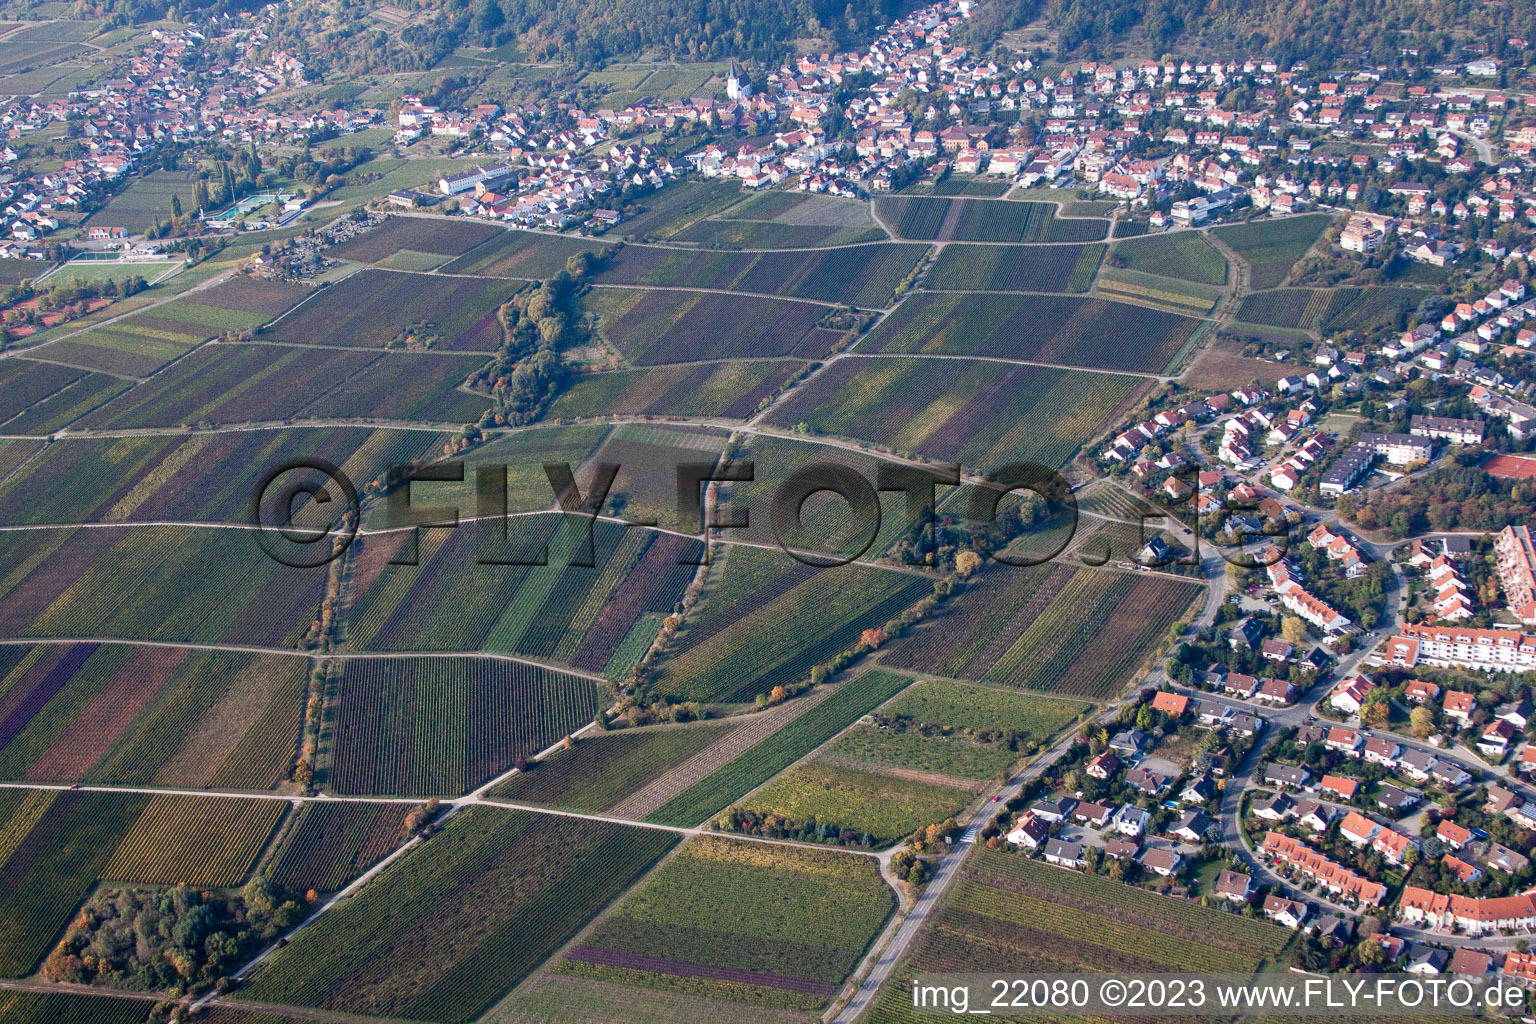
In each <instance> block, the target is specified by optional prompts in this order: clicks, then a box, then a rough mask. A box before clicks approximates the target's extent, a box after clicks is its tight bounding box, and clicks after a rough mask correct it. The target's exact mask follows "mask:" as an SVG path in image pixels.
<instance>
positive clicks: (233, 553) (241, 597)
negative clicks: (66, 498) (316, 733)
mask: <svg viewBox="0 0 1536 1024" xmlns="http://www.w3.org/2000/svg"><path fill="white" fill-rule="evenodd" d="M0 564H4V565H8V566H11V567H12V569H11V571H10V574H9V575H8V576H6V577H5V578H4V579H3V580H0V635H4V636H8V637H52V638H60V639H70V638H122V639H126V640H160V641H170V642H182V643H227V644H236V645H248V646H261V647H296V646H297V645H298V644H299V643H300V642H301V641H302V640H303V639H304V637H305V635H306V634H307V633H308V631H309V629H310V625H311V623H312V622H313V620H314V617H315V615H316V612H317V611H318V609H319V607H320V600H321V597H322V596H323V594H324V590H325V574H324V573H323V572H315V571H311V570H306V569H293V568H289V567H288V566H286V565H282V564H281V563H279V562H277V561H274V560H273V559H271V558H268V557H266V556H265V555H264V554H263V553H262V552H261V549H260V548H259V547H258V546H257V544H256V541H255V540H254V539H253V538H252V537H251V536H250V534H249V531H245V530H210V529H200V528H197V527H180V526H167V527H159V526H144V527H106V528H97V529H78V530H76V529H51V530H27V531H21V532H13V533H4V534H0ZM188 566H195V567H196V570H195V571H190V572H189V571H186V568H187V567H188Z"/></svg>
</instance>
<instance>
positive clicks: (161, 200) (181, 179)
mask: <svg viewBox="0 0 1536 1024" xmlns="http://www.w3.org/2000/svg"><path fill="white" fill-rule="evenodd" d="M196 181H197V177H196V175H194V174H192V173H191V172H189V171H150V172H149V173H148V174H146V175H144V176H142V177H135V178H134V179H133V180H132V181H131V182H130V183H129V185H128V187H127V188H125V189H124V190H123V191H121V192H119V193H118V194H117V195H115V196H113V197H112V198H111V200H109V201H108V202H107V205H106V206H104V207H102V208H101V209H100V210H97V211H96V212H95V213H93V214H91V216H90V217H89V218H88V219H87V221H86V223H87V224H88V225H89V226H90V227H120V228H126V229H127V230H128V231H129V232H130V233H132V234H138V233H140V232H142V231H145V230H147V229H148V228H149V227H150V225H152V224H153V223H154V221H155V219H156V218H159V220H160V223H162V224H169V223H170V222H171V215H172V210H171V197H172V196H178V197H180V199H181V209H182V212H183V213H196V212H197V210H196V208H195V207H194V206H193V204H192V191H193V189H192V186H193V185H194V184H195V183H196Z"/></svg>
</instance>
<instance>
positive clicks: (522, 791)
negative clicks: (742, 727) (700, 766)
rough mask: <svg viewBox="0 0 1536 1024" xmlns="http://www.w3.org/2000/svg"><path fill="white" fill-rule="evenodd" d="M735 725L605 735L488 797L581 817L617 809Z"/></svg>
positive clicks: (559, 754) (557, 754) (538, 765)
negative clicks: (558, 809)
mask: <svg viewBox="0 0 1536 1024" xmlns="http://www.w3.org/2000/svg"><path fill="white" fill-rule="evenodd" d="M735 728H736V725H735V723H732V722H729V721H726V722H707V723H699V724H697V725H694V724H689V725H684V726H657V727H651V728H644V729H620V730H617V731H615V732H600V733H598V734H596V735H595V736H589V737H587V738H585V739H582V740H579V741H578V742H577V743H576V745H575V746H573V747H572V748H571V749H570V750H557V751H554V752H552V753H551V754H549V756H547V757H544V758H542V759H540V760H538V761H534V762H532V763H531V764H530V766H529V769H528V770H527V771H522V772H518V773H517V774H516V775H513V776H512V777H511V778H509V779H507V780H506V781H505V782H500V783H497V784H496V787H495V788H494V789H492V790H491V791H490V793H489V796H491V797H492V798H494V799H499V800H510V801H512V802H513V803H522V804H547V805H549V806H551V807H561V808H569V809H571V810H577V811H591V812H594V813H596V812H600V811H606V810H609V809H610V808H612V807H613V806H614V805H615V804H617V803H619V801H621V800H623V799H624V798H625V797H627V796H629V795H630V794H631V793H634V792H636V791H638V790H640V789H641V788H643V787H644V786H645V785H647V784H648V783H649V782H651V781H652V780H653V779H655V778H656V777H657V776H658V775H661V774H663V773H664V772H666V771H667V770H669V769H670V768H672V767H673V766H675V765H678V764H681V763H682V762H684V761H686V760H688V758H690V757H692V756H693V755H695V754H697V753H698V752H699V751H701V750H703V749H704V748H705V747H708V746H709V745H710V744H712V743H716V742H718V741H720V740H721V739H723V738H724V737H725V736H727V735H729V734H730V732H731V731H732V730H733V729H735Z"/></svg>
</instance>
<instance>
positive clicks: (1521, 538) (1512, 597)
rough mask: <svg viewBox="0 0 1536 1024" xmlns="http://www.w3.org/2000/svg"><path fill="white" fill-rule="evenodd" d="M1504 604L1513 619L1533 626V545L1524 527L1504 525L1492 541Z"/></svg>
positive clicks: (1535, 610)
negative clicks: (1502, 589)
mask: <svg viewBox="0 0 1536 1024" xmlns="http://www.w3.org/2000/svg"><path fill="white" fill-rule="evenodd" d="M1493 552H1494V555H1495V556H1497V558H1498V565H1499V582H1500V583H1501V584H1503V587H1504V601H1505V603H1506V604H1507V605H1508V606H1509V610H1510V611H1511V612H1512V613H1513V614H1514V616H1515V618H1517V619H1519V620H1520V621H1521V622H1523V623H1525V624H1526V625H1528V626H1531V625H1536V546H1533V545H1532V543H1531V530H1530V527H1528V526H1506V527H1504V529H1502V530H1500V531H1499V535H1498V537H1497V538H1495V539H1494V542H1493Z"/></svg>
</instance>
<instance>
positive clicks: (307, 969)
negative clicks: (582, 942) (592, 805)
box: [241, 807, 677, 1024]
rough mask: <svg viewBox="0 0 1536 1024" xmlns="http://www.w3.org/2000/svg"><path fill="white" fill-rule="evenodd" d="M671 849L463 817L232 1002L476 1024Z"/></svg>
mask: <svg viewBox="0 0 1536 1024" xmlns="http://www.w3.org/2000/svg"><path fill="white" fill-rule="evenodd" d="M676 843H677V837H676V836H675V835H674V834H672V833H669V832H663V831H658V830H655V829H642V828H627V827H624V826H620V825H610V824H604V823H596V822H589V821H581V820H579V819H575V818H556V817H550V816H547V815H534V814H527V813H524V812H519V811H502V810H497V809H493V808H489V807H472V808H469V809H468V810H466V811H463V812H462V813H460V814H458V815H456V816H455V817H454V818H453V820H452V821H451V822H450V823H449V825H448V826H447V827H446V828H445V829H443V831H442V832H440V833H439V834H438V835H436V836H434V837H433V838H432V840H431V841H430V842H429V843H428V844H427V845H425V846H423V847H421V848H420V849H418V850H415V851H413V852H412V853H409V854H407V855H406V856H404V857H403V858H401V859H400V860H397V861H395V862H394V863H392V864H391V865H390V866H389V867H387V868H386V869H385V870H384V871H383V872H382V873H381V874H380V875H379V877H378V878H377V879H375V880H373V881H372V882H370V884H368V885H367V886H365V887H363V888H362V889H361V890H359V891H358V893H357V894H356V895H355V896H353V897H352V898H351V899H349V900H347V901H346V902H345V903H342V904H341V905H339V906H337V907H334V908H332V909H331V910H330V911H329V912H328V913H327V914H326V915H325V916H324V917H322V918H321V919H320V920H319V922H318V923H316V924H315V925H314V926H312V927H310V928H306V929H304V930H303V931H302V932H299V933H298V934H297V935H296V936H294V938H293V939H292V940H291V941H290V942H289V943H288V945H287V946H286V947H285V948H284V949H283V950H282V951H280V952H279V953H277V954H276V955H274V956H273V957H271V958H270V959H268V960H267V961H265V962H264V963H263V964H261V966H260V967H259V968H258V969H257V970H256V972H255V973H254V974H253V975H252V976H251V978H250V981H249V983H248V984H247V985H246V986H245V987H244V988H242V989H241V993H242V995H243V996H247V997H249V998H251V999H254V1000H257V1001H260V1002H272V1003H287V1004H291V1005H295V1006H305V1007H313V1008H316V1009H322V1010H344V1011H346V1012H350V1013H359V1012H362V1013H368V1014H372V1015H377V1016H388V1017H402V1018H406V1019H414V1020H433V1021H444V1022H451V1024H459V1022H468V1021H471V1020H474V1019H475V1018H477V1017H479V1016H480V1015H481V1014H482V1013H483V1012H484V1011H485V1010H487V1009H488V1008H490V1007H491V1006H492V1005H494V1004H495V1003H496V1001H497V1000H499V999H500V998H501V996H502V995H503V994H505V993H506V991H507V990H508V989H510V988H512V987H513V986H515V985H516V984H517V983H518V982H519V981H521V980H522V979H523V978H524V977H525V976H527V975H528V974H529V973H531V972H532V971H533V970H535V969H536V968H537V967H538V966H539V964H541V963H543V962H544V960H545V959H546V958H547V957H548V956H549V955H550V954H551V953H553V952H554V951H555V950H557V949H559V948H560V946H561V945H562V944H564V943H565V942H566V941H567V940H568V939H569V938H570V937H571V936H572V935H573V934H575V933H576V932H577V931H578V930H579V929H580V928H581V927H582V926H583V925H585V924H586V922H587V921H589V920H591V918H592V917H593V916H594V915H596V914H597V913H598V911H600V910H601V909H602V908H603V907H604V906H605V905H606V904H607V903H608V902H609V901H610V900H612V899H613V898H614V897H615V896H617V895H619V894H620V893H622V892H623V891H624V890H625V889H627V888H628V887H629V886H630V884H632V883H633V882H634V881H635V879H637V878H638V877H640V875H642V874H643V873H644V872H645V871H646V869H647V868H649V867H650V866H651V865H652V864H653V863H655V861H656V859H657V858H658V857H660V856H661V855H662V854H664V853H666V852H667V851H668V850H669V849H671V848H672V846H674V845H675V844H676Z"/></svg>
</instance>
